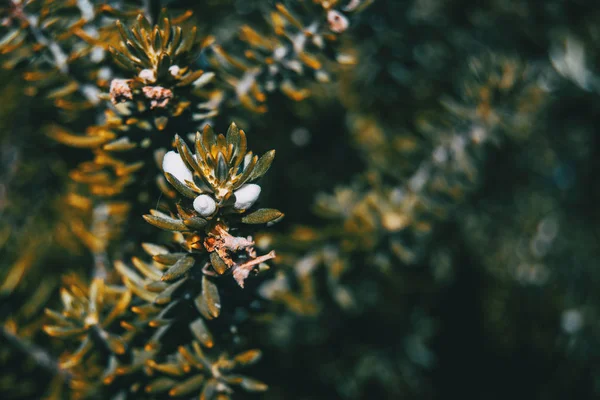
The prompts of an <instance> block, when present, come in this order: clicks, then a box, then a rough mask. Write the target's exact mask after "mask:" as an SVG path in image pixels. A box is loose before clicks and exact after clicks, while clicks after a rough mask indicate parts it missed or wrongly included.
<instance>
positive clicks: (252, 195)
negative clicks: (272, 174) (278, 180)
mask: <svg viewBox="0 0 600 400" xmlns="http://www.w3.org/2000/svg"><path fill="white" fill-rule="evenodd" d="M233 194H234V195H235V204H234V205H233V208H235V209H236V210H247V209H248V208H250V207H252V204H254V202H255V201H256V200H257V199H258V196H259V195H260V186H258V185H256V184H254V183H248V184H246V185H242V187H241V188H239V189H238V190H236V191H235V192H233Z"/></svg>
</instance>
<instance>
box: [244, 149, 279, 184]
mask: <svg viewBox="0 0 600 400" xmlns="http://www.w3.org/2000/svg"><path fill="white" fill-rule="evenodd" d="M274 158H275V150H271V151H269V152H267V153H265V154H263V156H262V157H261V158H260V159H259V160H258V162H257V163H256V165H255V166H254V169H253V170H252V174H250V178H249V179H248V180H249V181H253V180H255V179H258V178H260V177H261V176H263V175H264V174H266V173H267V171H268V170H269V168H270V167H271V163H273V159H274Z"/></svg>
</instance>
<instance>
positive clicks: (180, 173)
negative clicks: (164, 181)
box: [162, 151, 194, 183]
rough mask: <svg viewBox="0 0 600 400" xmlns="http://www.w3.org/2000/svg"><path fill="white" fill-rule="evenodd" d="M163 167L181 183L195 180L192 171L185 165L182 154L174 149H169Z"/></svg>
mask: <svg viewBox="0 0 600 400" xmlns="http://www.w3.org/2000/svg"><path fill="white" fill-rule="evenodd" d="M162 167H163V171H164V172H168V173H170V174H171V175H173V176H174V177H175V178H177V180H178V181H179V182H181V183H185V181H190V182H193V181H194V176H193V175H192V171H190V170H189V169H188V167H187V166H186V165H185V163H184V162H183V160H182V159H181V156H180V155H179V154H178V153H176V152H174V151H169V152H167V154H165V157H164V158H163V163H162Z"/></svg>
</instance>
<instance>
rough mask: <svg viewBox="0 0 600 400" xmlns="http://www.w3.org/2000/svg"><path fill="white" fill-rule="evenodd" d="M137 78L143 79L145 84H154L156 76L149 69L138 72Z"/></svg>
mask: <svg viewBox="0 0 600 400" xmlns="http://www.w3.org/2000/svg"><path fill="white" fill-rule="evenodd" d="M138 76H139V77H140V78H141V79H143V80H144V81H145V82H146V83H154V82H156V74H155V73H154V71H152V70H151V69H143V70H141V71H140V73H139V74H138Z"/></svg>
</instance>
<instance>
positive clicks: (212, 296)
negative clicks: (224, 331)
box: [202, 276, 221, 318]
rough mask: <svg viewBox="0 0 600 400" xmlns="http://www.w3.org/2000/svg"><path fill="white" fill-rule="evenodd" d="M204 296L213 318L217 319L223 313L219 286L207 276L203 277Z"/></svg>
mask: <svg viewBox="0 0 600 400" xmlns="http://www.w3.org/2000/svg"><path fill="white" fill-rule="evenodd" d="M202 296H203V297H204V301H205V302H206V305H207V307H208V311H209V312H210V314H211V315H212V316H213V318H217V317H218V316H219V314H220V313H221V297H220V296H219V290H218V289H217V285H215V284H214V282H212V281H211V280H210V279H208V278H207V277H206V276H203V277H202Z"/></svg>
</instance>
